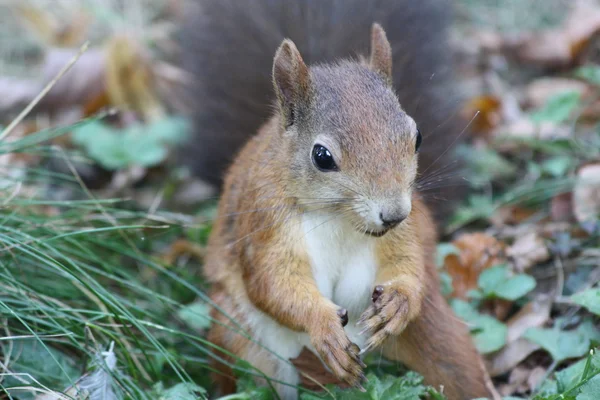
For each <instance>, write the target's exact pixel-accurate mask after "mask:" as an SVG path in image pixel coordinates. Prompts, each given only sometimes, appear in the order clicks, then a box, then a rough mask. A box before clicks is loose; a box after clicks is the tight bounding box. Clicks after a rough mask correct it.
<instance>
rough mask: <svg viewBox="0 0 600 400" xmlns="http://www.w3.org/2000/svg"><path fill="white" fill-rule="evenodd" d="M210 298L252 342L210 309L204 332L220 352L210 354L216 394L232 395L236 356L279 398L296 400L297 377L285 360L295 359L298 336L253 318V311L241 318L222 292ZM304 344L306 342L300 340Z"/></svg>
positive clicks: (237, 308)
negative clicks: (211, 318) (261, 376)
mask: <svg viewBox="0 0 600 400" xmlns="http://www.w3.org/2000/svg"><path fill="white" fill-rule="evenodd" d="M211 298H212V300H213V301H214V302H215V303H216V304H217V305H218V306H219V307H220V308H221V309H223V310H224V311H225V312H226V313H227V314H228V315H229V316H230V317H232V318H234V319H235V320H236V321H237V322H238V323H240V324H241V325H242V327H243V328H244V330H245V331H246V333H247V334H250V335H251V337H253V340H254V341H253V340H249V339H248V338H247V337H246V336H244V335H242V334H241V333H239V332H238V331H239V327H237V326H234V325H233V324H232V322H231V320H229V318H227V317H226V316H225V315H223V314H222V313H220V312H218V311H217V310H216V309H213V312H212V317H213V319H214V320H215V322H214V323H213V324H212V326H211V329H210V331H209V333H208V340H209V341H210V342H211V343H213V344H215V345H216V346H218V347H219V348H220V349H222V350H216V351H214V352H215V355H216V357H214V358H213V361H212V364H213V365H212V366H213V368H214V370H215V372H214V373H213V376H212V378H213V381H214V383H215V384H216V386H217V391H218V395H219V396H224V395H228V394H233V393H235V392H236V378H235V375H234V371H233V368H232V366H233V365H235V363H236V357H239V358H241V359H243V360H245V361H247V362H248V363H250V364H251V365H252V366H253V367H255V368H256V369H257V370H258V371H255V373H256V374H261V373H262V374H264V376H266V377H267V378H270V379H272V380H271V385H272V386H273V387H274V388H275V390H276V391H277V393H278V395H279V397H280V398H281V399H283V400H295V399H297V398H298V393H297V388H296V387H297V385H298V384H299V382H300V378H299V374H298V371H297V370H296V368H295V366H294V365H293V364H292V363H291V361H289V359H292V358H295V357H297V356H298V355H299V354H300V352H301V351H302V348H303V344H302V340H301V338H300V337H299V335H298V333H297V332H293V331H291V330H289V329H287V328H285V327H282V326H280V325H278V324H276V323H275V322H274V321H272V320H270V319H269V318H268V317H266V316H264V315H258V314H256V315H255V313H256V312H255V311H252V310H246V311H245V312H244V313H243V314H244V315H243V317H242V316H241V315H240V314H241V313H240V310H241V308H240V307H235V306H233V304H232V303H231V298H229V297H228V296H227V295H225V294H224V293H223V292H217V293H213V295H212V296H211ZM249 321H252V322H253V323H252V326H254V329H252V328H249V326H250V324H249V323H248V322H249ZM306 341H307V339H306V340H304V342H306ZM274 345H275V347H274ZM265 347H268V348H269V349H268V350H267V349H266V348H265ZM230 354H234V355H235V356H236V357H234V356H232V355H230ZM259 371H260V372H259ZM256 380H257V383H258V384H260V385H268V384H269V383H268V382H267V380H266V379H263V378H257V379H256Z"/></svg>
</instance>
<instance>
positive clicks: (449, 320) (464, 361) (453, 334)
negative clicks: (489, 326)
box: [382, 280, 495, 400]
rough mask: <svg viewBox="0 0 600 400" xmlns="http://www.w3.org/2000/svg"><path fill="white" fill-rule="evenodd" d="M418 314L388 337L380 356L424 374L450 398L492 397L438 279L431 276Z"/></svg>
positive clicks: (481, 367)
mask: <svg viewBox="0 0 600 400" xmlns="http://www.w3.org/2000/svg"><path fill="white" fill-rule="evenodd" d="M430 282H431V283H430V284H429V285H428V286H429V287H428V288H427V289H428V290H427V291H428V293H427V295H426V296H425V298H424V300H423V303H422V305H421V313H420V315H419V316H418V317H417V318H416V319H414V320H413V321H412V322H411V323H409V324H408V326H407V327H406V329H405V330H404V331H403V332H402V334H400V335H399V336H395V337H390V338H388V339H387V340H386V341H385V342H384V344H383V346H382V350H383V351H382V353H383V356H384V357H386V358H388V359H392V360H397V361H400V362H402V363H403V364H405V365H406V366H407V367H409V368H410V369H413V370H415V371H417V372H419V373H420V374H421V375H423V376H424V377H425V382H426V383H427V384H429V385H432V386H434V387H436V388H438V389H439V387H440V386H443V388H444V389H443V393H445V395H446V396H447V397H448V399H449V400H470V399H474V398H479V397H483V398H492V399H493V398H495V397H494V393H495V390H494V389H493V386H492V384H491V380H490V378H489V376H488V373H487V371H486V370H485V366H484V364H483V360H482V359H481V357H480V355H479V353H478V352H477V350H476V349H475V346H474V344H473V342H472V340H471V337H470V335H469V332H468V329H467V326H466V325H465V323H464V322H462V321H461V320H460V319H458V317H456V316H455V314H454V312H453V311H452V309H451V308H450V306H449V305H448V303H447V302H446V300H445V299H444V298H443V297H442V295H441V293H440V292H439V288H438V287H434V286H435V284H436V283H437V280H430Z"/></svg>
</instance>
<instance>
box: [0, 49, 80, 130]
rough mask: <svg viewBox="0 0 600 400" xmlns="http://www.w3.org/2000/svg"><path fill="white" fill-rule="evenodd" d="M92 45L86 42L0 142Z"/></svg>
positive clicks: (17, 118)
mask: <svg viewBox="0 0 600 400" xmlns="http://www.w3.org/2000/svg"><path fill="white" fill-rule="evenodd" d="M89 45H90V42H89V41H88V42H85V43H84V44H83V46H81V47H80V48H79V51H78V52H77V54H75V55H74V56H73V58H71V60H70V61H69V62H68V63H67V64H66V65H65V66H64V67H63V68H62V69H61V70H60V71H59V72H58V74H57V75H56V76H55V77H54V78H53V79H52V80H51V81H50V82H48V84H47V85H46V87H45V88H44V89H43V90H42V91H41V92H40V93H39V94H38V95H37V96H36V97H35V98H34V99H33V100H31V102H30V103H29V104H28V105H27V107H25V108H24V109H23V111H21V113H20V114H19V115H18V116H17V117H16V118H15V119H13V121H12V122H11V123H10V125H8V126H7V127H6V128H5V129H4V130H3V131H2V133H1V134H0V141H2V140H4V138H6V137H7V136H8V134H9V133H10V132H11V131H12V130H13V129H14V128H15V126H17V125H18V124H19V123H20V122H21V121H22V120H23V119H24V118H25V117H26V116H27V114H29V113H30V112H31V110H32V109H33V108H34V107H35V106H36V105H37V104H38V103H39V102H40V100H42V99H43V98H44V96H46V95H47V94H48V92H49V91H50V90H52V88H53V87H54V85H56V82H58V81H59V80H60V79H61V78H62V77H63V76H64V75H65V74H66V73H67V72H68V71H69V70H70V69H71V67H73V65H75V63H76V62H77V60H79V58H80V57H81V56H82V55H83V53H85V52H86V51H87V49H88V47H89Z"/></svg>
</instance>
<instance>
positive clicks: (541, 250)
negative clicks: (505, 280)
mask: <svg viewBox="0 0 600 400" xmlns="http://www.w3.org/2000/svg"><path fill="white" fill-rule="evenodd" d="M506 255H507V256H508V259H509V260H510V261H511V262H512V264H513V266H514V269H515V270H516V271H518V272H523V271H525V270H527V269H529V268H531V267H532V266H534V265H536V264H537V263H540V262H543V261H546V260H548V259H549V258H550V252H549V251H548V248H547V247H546V244H545V243H544V240H543V239H542V238H541V237H540V236H539V235H538V234H537V233H536V232H530V233H528V234H526V235H524V236H521V237H519V238H518V239H517V240H516V241H515V242H514V243H513V245H512V246H510V247H508V248H507V249H506Z"/></svg>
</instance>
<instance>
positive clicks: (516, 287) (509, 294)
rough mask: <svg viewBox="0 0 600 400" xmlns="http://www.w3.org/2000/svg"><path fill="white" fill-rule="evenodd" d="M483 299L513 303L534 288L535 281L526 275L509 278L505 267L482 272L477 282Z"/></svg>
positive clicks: (498, 266) (501, 266)
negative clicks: (500, 299)
mask: <svg viewBox="0 0 600 400" xmlns="http://www.w3.org/2000/svg"><path fill="white" fill-rule="evenodd" d="M477 283H478V285H479V287H480V289H481V292H482V294H483V297H484V298H496V297H500V298H502V299H506V300H511V301H515V300H517V299H519V298H521V297H523V296H525V295H526V294H527V293H529V292H530V291H531V290H533V289H534V288H535V285H536V281H535V279H534V278H533V277H531V276H529V275H526V274H518V275H514V276H510V271H509V269H508V267H507V266H506V265H497V266H494V267H491V268H488V269H486V270H484V271H483V272H482V273H481V275H479V279H478V281H477Z"/></svg>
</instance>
